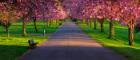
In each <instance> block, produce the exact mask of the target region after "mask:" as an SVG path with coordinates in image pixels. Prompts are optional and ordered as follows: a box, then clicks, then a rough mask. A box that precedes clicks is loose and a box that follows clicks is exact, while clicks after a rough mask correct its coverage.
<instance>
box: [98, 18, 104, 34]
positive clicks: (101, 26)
mask: <svg viewBox="0 0 140 60" xmlns="http://www.w3.org/2000/svg"><path fill="white" fill-rule="evenodd" d="M99 22H100V31H101V32H104V20H101V21H99Z"/></svg>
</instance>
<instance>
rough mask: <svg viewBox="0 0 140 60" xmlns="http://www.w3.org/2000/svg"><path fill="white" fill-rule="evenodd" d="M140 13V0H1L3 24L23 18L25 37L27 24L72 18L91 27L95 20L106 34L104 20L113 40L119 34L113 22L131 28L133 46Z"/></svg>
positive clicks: (0, 12) (0, 19)
mask: <svg viewBox="0 0 140 60" xmlns="http://www.w3.org/2000/svg"><path fill="white" fill-rule="evenodd" d="M139 14H140V0H4V1H3V0H0V24H2V25H8V26H9V24H10V23H11V22H12V21H13V20H17V19H21V20H22V22H23V35H26V29H25V27H26V21H29V20H33V21H34V22H36V19H43V20H44V21H45V20H46V19H47V20H48V19H51V20H52V19H64V18H66V17H72V18H77V19H81V20H85V21H86V22H87V24H89V23H88V22H91V20H93V19H94V23H95V24H94V26H95V29H96V21H98V22H99V23H100V26H101V32H103V31H104V30H103V27H104V26H103V23H104V20H108V21H109V22H110V34H109V38H113V37H114V35H115V33H114V26H113V22H114V21H118V22H119V23H120V24H122V25H127V26H128V31H129V45H131V46H132V45H133V40H134V38H133V37H134V36H133V32H134V28H135V26H137V28H139V26H140V25H139V23H137V21H138V18H139ZM5 22H6V23H5ZM89 25H90V24H89ZM44 27H45V26H44ZM36 31H37V30H36Z"/></svg>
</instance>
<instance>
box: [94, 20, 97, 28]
mask: <svg viewBox="0 0 140 60" xmlns="http://www.w3.org/2000/svg"><path fill="white" fill-rule="evenodd" d="M96 29H97V21H96V20H94V30H96Z"/></svg>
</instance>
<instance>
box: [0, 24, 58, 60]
mask: <svg viewBox="0 0 140 60" xmlns="http://www.w3.org/2000/svg"><path fill="white" fill-rule="evenodd" d="M58 26H59V25H56V24H51V26H49V27H46V36H45V37H44V36H43V28H44V23H43V22H37V27H38V29H39V32H35V30H34V26H33V23H32V22H29V23H27V33H28V35H27V36H26V37H23V36H22V23H21V22H17V23H13V24H12V25H11V26H10V28H9V29H10V37H9V38H8V37H7V35H6V32H5V29H4V27H2V26H0V60H15V59H16V58H18V57H19V56H21V55H22V54H23V53H25V52H26V51H27V50H28V49H29V45H28V40H29V39H34V41H35V42H38V43H39V44H40V43H42V42H44V41H46V40H47V38H48V35H49V34H52V33H54V32H55V31H56V30H57V28H58ZM31 34H36V35H31Z"/></svg>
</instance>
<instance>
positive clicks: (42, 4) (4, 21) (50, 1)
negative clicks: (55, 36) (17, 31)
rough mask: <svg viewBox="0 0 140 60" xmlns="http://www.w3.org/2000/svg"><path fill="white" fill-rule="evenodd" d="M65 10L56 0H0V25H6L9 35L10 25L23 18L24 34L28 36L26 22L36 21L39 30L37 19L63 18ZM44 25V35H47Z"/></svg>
mask: <svg viewBox="0 0 140 60" xmlns="http://www.w3.org/2000/svg"><path fill="white" fill-rule="evenodd" d="M64 17H65V12H64V11H63V8H62V7H61V4H60V2H59V1H55V0H0V25H2V26H4V27H5V29H6V32H7V33H8V36H9V27H10V25H11V24H12V22H15V21H16V20H22V31H23V34H22V35H23V36H26V35H27V33H26V23H27V22H29V21H33V22H34V26H35V31H36V32H38V29H37V25H36V21H37V20H43V21H44V23H45V22H46V21H52V20H56V21H58V19H63V18H64ZM45 28H46V26H45V25H44V35H45Z"/></svg>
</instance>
